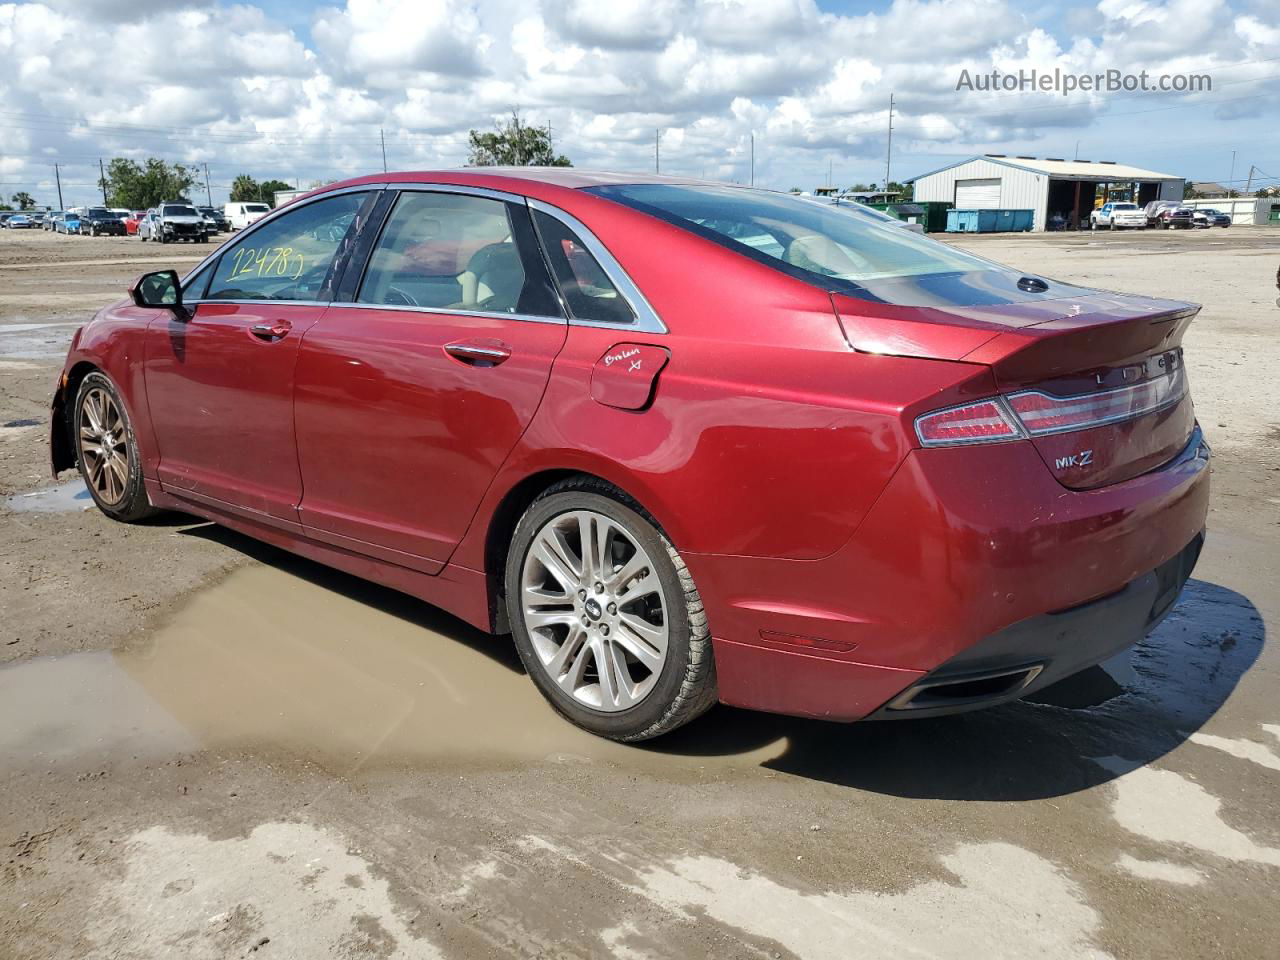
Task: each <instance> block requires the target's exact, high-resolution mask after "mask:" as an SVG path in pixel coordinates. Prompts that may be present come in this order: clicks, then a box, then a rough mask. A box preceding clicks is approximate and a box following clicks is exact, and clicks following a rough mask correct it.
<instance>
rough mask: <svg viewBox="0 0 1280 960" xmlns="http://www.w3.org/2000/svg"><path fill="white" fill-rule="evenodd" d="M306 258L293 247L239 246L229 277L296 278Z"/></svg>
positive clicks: (299, 274) (300, 274) (234, 278)
mask: <svg viewBox="0 0 1280 960" xmlns="http://www.w3.org/2000/svg"><path fill="white" fill-rule="evenodd" d="M305 265H306V258H305V257H304V256H303V255H302V254H301V253H295V252H294V249H293V247H262V248H258V247H240V248H239V249H238V250H236V251H235V254H234V255H233V258H232V266H231V277H230V279H232V280H236V279H239V278H241V277H288V278H289V279H291V280H297V279H298V278H299V277H300V276H302V271H303V268H304V267H305Z"/></svg>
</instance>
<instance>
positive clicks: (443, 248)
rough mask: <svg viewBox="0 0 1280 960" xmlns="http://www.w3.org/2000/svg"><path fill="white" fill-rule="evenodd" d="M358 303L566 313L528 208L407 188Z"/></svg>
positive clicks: (385, 231) (551, 314)
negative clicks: (548, 272) (539, 250)
mask: <svg viewBox="0 0 1280 960" xmlns="http://www.w3.org/2000/svg"><path fill="white" fill-rule="evenodd" d="M356 300H357V302H359V303H371V304H382V305H386V306H399V307H421V308H427V309H432V310H441V311H461V312H473V313H504V314H524V315H527V316H545V317H557V318H559V317H560V316H561V311H560V307H559V304H558V303H557V301H556V297H555V291H554V290H553V288H552V286H551V282H550V278H549V277H548V276H547V275H546V268H545V266H544V265H543V264H542V261H541V258H540V257H539V256H538V255H537V250H536V243H534V241H533V237H532V230H531V228H530V226H529V222H528V213H527V211H526V210H525V208H524V207H523V206H517V205H512V204H509V203H507V202H505V201H503V200H500V199H496V198H492V197H479V196H471V195H469V194H461V193H443V192H441V193H436V192H430V191H415V190H409V191H405V192H404V193H402V194H401V195H400V197H399V198H398V199H397V200H396V204H395V207H394V208H393V209H392V211H391V214H390V216H389V217H388V218H387V223H386V226H385V227H383V230H382V236H381V237H379V239H378V243H377V246H376V247H375V248H374V251H373V254H372V256H371V257H370V259H369V266H368V268H367V269H366V271H365V277H364V282H363V283H362V284H361V287H360V292H359V294H358V296H357V297H356Z"/></svg>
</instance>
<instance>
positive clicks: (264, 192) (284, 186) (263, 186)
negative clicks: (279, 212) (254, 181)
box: [258, 180, 293, 207]
mask: <svg viewBox="0 0 1280 960" xmlns="http://www.w3.org/2000/svg"><path fill="white" fill-rule="evenodd" d="M292 189H293V184H291V183H285V182H284V181H283V180H263V181H262V183H260V184H258V199H259V200H261V201H262V202H263V203H268V204H270V205H271V206H273V207H274V206H275V205H276V191H278V190H292Z"/></svg>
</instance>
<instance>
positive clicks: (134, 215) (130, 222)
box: [124, 210, 147, 236]
mask: <svg viewBox="0 0 1280 960" xmlns="http://www.w3.org/2000/svg"><path fill="white" fill-rule="evenodd" d="M146 215H147V211H145V210H134V211H132V212H131V213H130V214H129V216H127V217H125V219H124V230H125V233H127V234H129V235H130V236H134V235H135V234H137V232H138V226H139V225H140V224H141V223H142V218H143V217H145V216H146Z"/></svg>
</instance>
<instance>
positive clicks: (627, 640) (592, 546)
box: [505, 479, 717, 741]
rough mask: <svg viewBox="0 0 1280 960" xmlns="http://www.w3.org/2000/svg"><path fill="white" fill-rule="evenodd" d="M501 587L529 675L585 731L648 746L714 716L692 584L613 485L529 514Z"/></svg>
mask: <svg viewBox="0 0 1280 960" xmlns="http://www.w3.org/2000/svg"><path fill="white" fill-rule="evenodd" d="M505 586H506V603H507V612H508V615H509V617H510V620H511V629H512V633H513V635H514V639H515V644H516V649H517V651H518V652H519V654H520V659H521V660H522V661H523V662H524V665H525V669H526V670H527V671H528V672H529V676H530V677H531V678H532V679H533V681H534V683H535V684H537V686H538V689H539V690H541V691H542V694H543V696H545V697H546V698H547V699H548V700H549V701H550V702H551V705H552V706H553V707H555V708H556V710H558V711H559V712H560V713H561V714H562V715H564V716H565V717H567V718H568V719H569V720H571V721H572V722H573V723H575V724H577V725H578V726H580V727H582V728H583V729H585V730H588V731H590V732H591V733H594V734H597V735H599V736H602V737H608V738H610V739H612V740H622V741H636V740H648V739H650V738H652V737H656V736H659V735H660V734H663V733H667V732H669V731H671V730H674V729H676V728H677V727H679V726H682V725H684V724H686V723H688V722H689V721H690V720H693V719H694V718H695V717H697V716H699V715H700V714H702V713H703V712H705V711H706V710H707V709H709V708H710V707H711V706H712V705H713V704H715V702H716V699H717V697H716V679H715V662H714V659H713V657H712V651H711V639H710V636H709V634H708V631H707V622H706V615H705V614H704V613H703V610H702V599H701V597H700V596H699V595H698V591H697V588H696V587H695V586H694V583H693V578H692V577H691V576H690V574H689V571H688V569H686V567H685V565H684V561H683V560H682V559H681V558H680V555H679V554H678V553H677V552H676V550H675V548H674V547H673V546H672V545H671V542H670V541H669V540H668V539H667V538H666V536H665V535H664V534H663V532H662V531H661V530H660V529H659V528H658V527H657V525H656V524H655V523H654V521H653V519H652V518H651V517H649V516H648V515H647V514H645V513H644V512H643V510H642V508H640V507H639V506H638V505H634V504H631V503H629V502H627V501H626V498H625V497H623V496H622V495H621V494H619V493H617V492H616V491H615V490H614V489H613V488H611V487H609V486H607V485H606V484H603V483H601V482H599V481H594V480H587V479H583V480H570V481H565V482H564V483H560V484H557V485H556V486H554V487H552V488H551V489H549V490H548V491H547V492H546V493H544V494H543V495H542V496H541V497H539V498H538V499H537V500H535V501H534V502H533V504H532V505H531V506H530V507H529V509H528V510H527V511H525V514H524V516H523V517H522V518H521V520H520V523H519V524H518V525H517V527H516V531H515V535H514V536H513V537H512V543H511V550H510V553H509V554H508V556H507V565H506V577H505Z"/></svg>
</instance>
